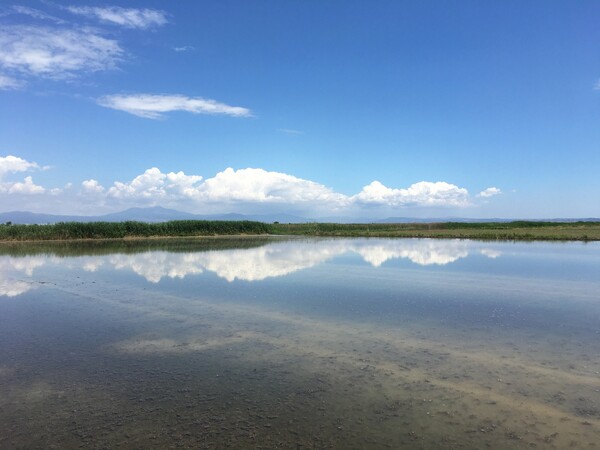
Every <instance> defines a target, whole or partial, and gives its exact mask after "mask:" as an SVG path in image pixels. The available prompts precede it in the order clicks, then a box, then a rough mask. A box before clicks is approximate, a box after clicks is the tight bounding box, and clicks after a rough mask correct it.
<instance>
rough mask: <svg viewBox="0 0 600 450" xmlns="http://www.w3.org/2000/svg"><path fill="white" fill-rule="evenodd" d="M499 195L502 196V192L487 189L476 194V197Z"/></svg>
mask: <svg viewBox="0 0 600 450" xmlns="http://www.w3.org/2000/svg"><path fill="white" fill-rule="evenodd" d="M499 194H502V190H500V189H498V188H497V187H489V188H487V189H484V190H483V191H481V192H480V193H479V194H477V197H482V198H489V197H493V196H494V195H499Z"/></svg>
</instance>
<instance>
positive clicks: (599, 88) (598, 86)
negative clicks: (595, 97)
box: [594, 80, 600, 91]
mask: <svg viewBox="0 0 600 450" xmlns="http://www.w3.org/2000/svg"><path fill="white" fill-rule="evenodd" d="M594 90H595V91H600V80H598V81H596V84H594Z"/></svg>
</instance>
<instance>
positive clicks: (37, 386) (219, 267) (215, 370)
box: [0, 239, 600, 449]
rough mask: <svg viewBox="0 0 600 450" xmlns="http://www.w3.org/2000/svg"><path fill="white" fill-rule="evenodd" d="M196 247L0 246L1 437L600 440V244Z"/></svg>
mask: <svg viewBox="0 0 600 450" xmlns="http://www.w3.org/2000/svg"><path fill="white" fill-rule="evenodd" d="M161 245H162V244H161ZM207 245H208V244H207ZM181 247H182V244H181V242H178V243H177V248H176V249H172V250H170V249H169V248H168V247H167V248H164V247H161V248H160V249H159V250H153V249H148V248H146V247H143V248H140V249H139V251H136V250H135V249H133V250H132V249H131V248H128V249H127V251H122V252H120V251H119V250H118V249H114V250H111V251H109V252H108V251H105V250H103V249H94V248H93V246H90V245H87V246H85V248H81V247H77V246H76V245H73V246H72V247H69V249H67V250H65V248H64V246H63V247H61V248H60V249H59V250H58V249H57V250H56V251H54V252H53V251H52V250H51V249H50V250H49V249H48V248H47V247H44V249H43V250H40V252H39V253H38V252H35V251H34V250H31V249H28V250H27V252H25V253H26V254H21V253H19V252H18V251H16V250H15V249H14V248H12V249H11V250H10V251H9V252H7V251H5V253H4V254H1V253H0V294H2V295H0V392H1V393H2V395H0V448H3V449H4V448H8V449H12V448H27V449H35V448H57V449H58V448H340V449H342V448H343V449H348V448H411V449H412V448H423V449H431V448H444V449H453V448H456V449H458V448H494V449H499V448H557V449H562V448H573V449H594V448H600V245H598V244H595V243H591V244H582V243H569V244H564V243H562V244H553V243H518V244H516V243H481V242H476V241H457V240H448V241H443V240H429V239H293V240H290V241H288V240H285V239H284V240H282V239H278V240H273V241H271V240H265V239H263V240H260V241H256V242H254V241H253V242H252V243H248V242H245V243H244V244H243V245H237V244H236V243H232V242H229V243H226V244H224V247H226V248H221V249H215V248H214V243H211V244H210V247H207V246H203V245H202V244H198V243H196V244H194V245H193V246H191V248H190V249H188V250H182V248H181ZM184 247H185V246H184Z"/></svg>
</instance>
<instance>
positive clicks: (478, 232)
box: [0, 220, 600, 241]
mask: <svg viewBox="0 0 600 450" xmlns="http://www.w3.org/2000/svg"><path fill="white" fill-rule="evenodd" d="M267 234H270V235H301V236H340V237H341V236H345V237H352V236H355V237H359V236H364V237H435V238H472V239H508V240H527V239H529V240H583V241H587V240H600V222H534V221H514V222H481V223H480V222H477V223H463V222H439V223H375V224H363V223H361V224H340V223H300V224H280V223H278V222H275V223H270V224H267V223H263V222H253V221H206V220H175V221H171V222H160V223H146V222H89V223H81V222H64V223H57V224H52V225H9V224H4V225H0V241H40V240H57V241H68V240H75V239H122V238H145V237H192V236H227V235H267Z"/></svg>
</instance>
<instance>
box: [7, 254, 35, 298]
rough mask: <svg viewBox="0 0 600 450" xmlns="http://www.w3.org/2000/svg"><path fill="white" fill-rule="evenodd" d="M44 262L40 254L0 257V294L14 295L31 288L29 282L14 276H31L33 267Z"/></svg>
mask: <svg viewBox="0 0 600 450" xmlns="http://www.w3.org/2000/svg"><path fill="white" fill-rule="evenodd" d="M45 263H46V258H44V257H40V256H29V257H26V258H15V257H4V258H0V296H6V297H16V296H17V295H21V294H24V293H25V292H27V291H29V290H30V289H32V287H33V285H32V284H31V283H30V282H28V281H23V280H20V279H18V278H16V277H19V278H20V277H22V276H23V275H25V276H27V277H31V276H32V275H33V271H34V269H36V268H37V267H41V266H43V265H44V264H45Z"/></svg>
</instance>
